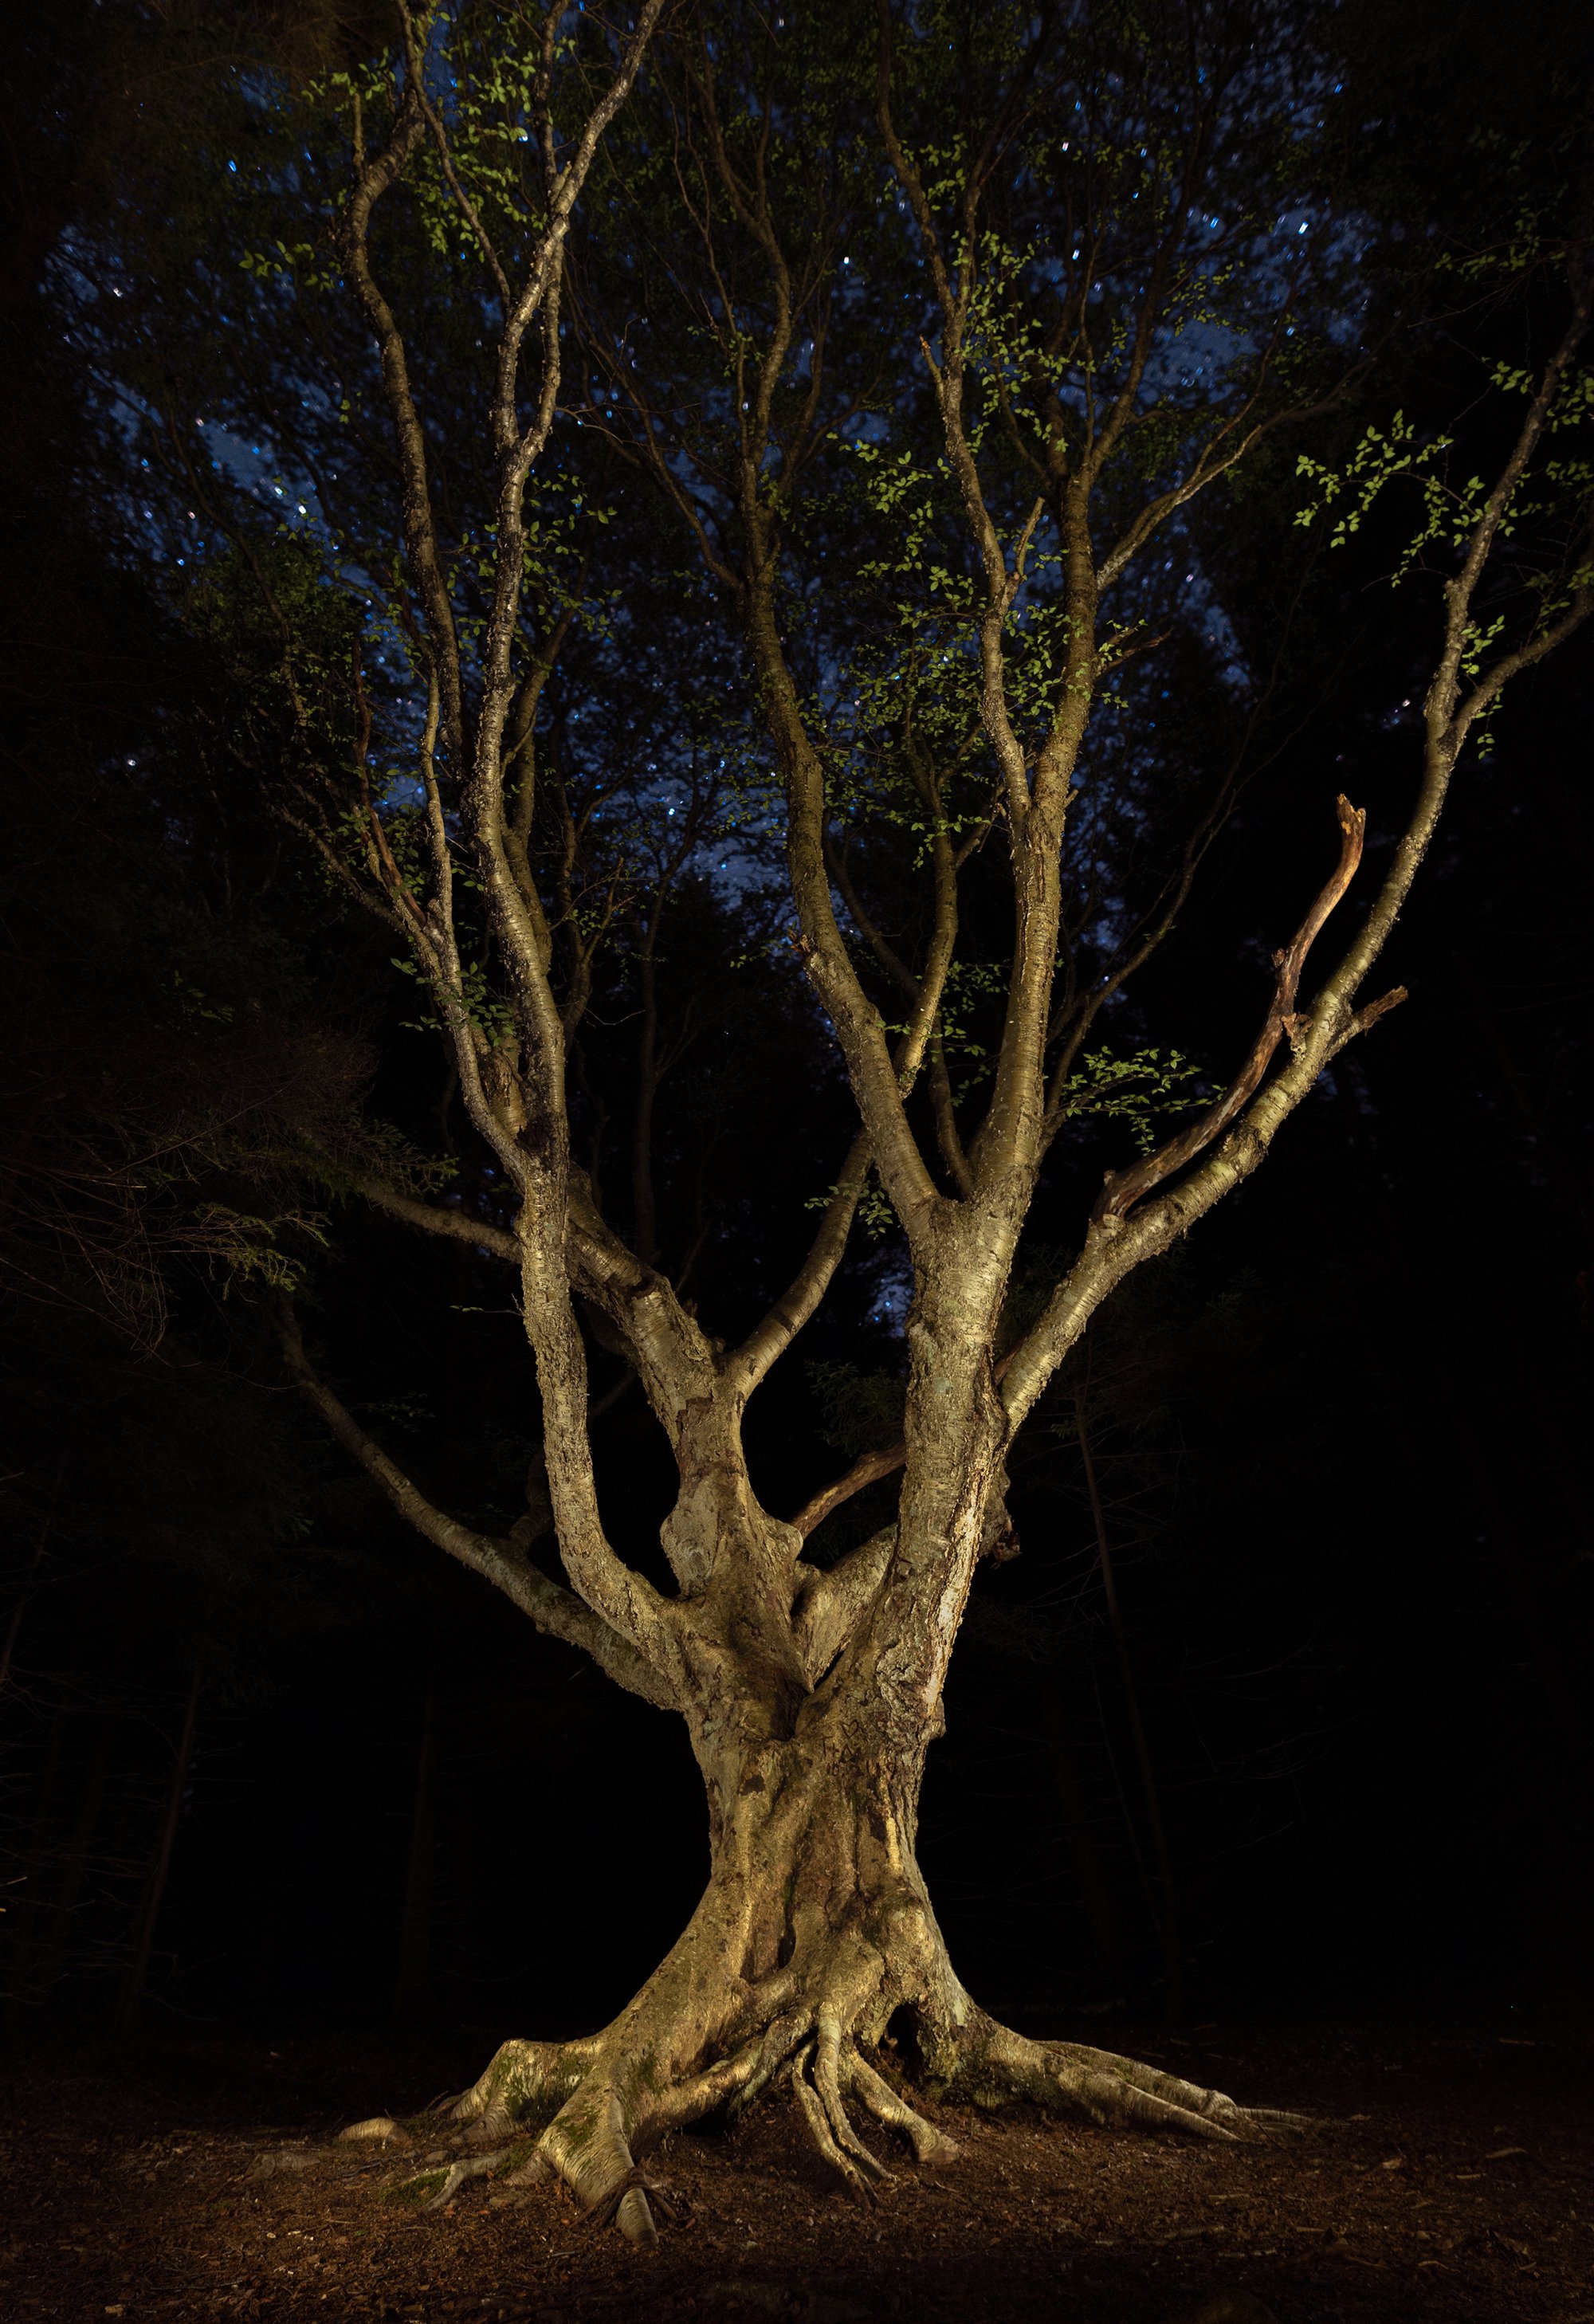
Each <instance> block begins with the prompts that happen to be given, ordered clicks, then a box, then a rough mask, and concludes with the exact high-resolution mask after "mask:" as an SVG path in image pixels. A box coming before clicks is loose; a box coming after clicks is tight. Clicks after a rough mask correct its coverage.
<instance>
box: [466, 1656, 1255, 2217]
mask: <svg viewBox="0 0 1594 2324" xmlns="http://www.w3.org/2000/svg"><path fill="white" fill-rule="evenodd" d="M744 1710H745V1711H746V1713H747V1716H745V1717H744V1718H743V1719H742V1720H729V1721H728V1720H726V1719H725V1717H724V1715H723V1698H722V1700H721V1701H717V1702H716V1703H715V1704H714V1707H713V1708H712V1709H710V1707H709V1706H708V1704H707V1703H706V1702H705V1705H704V1707H703V1710H702V1711H701V1712H700V1714H699V1715H698V1716H696V1717H695V1718H692V1722H691V1723H692V1725H693V1731H694V1737H695V1739H696V1743H697V1747H698V1755H699V1758H700V1761H701V1763H702V1766H703V1771H704V1775H705V1784H706V1786H707V1791H708V1799H709V1809H710V1816H711V1823H712V1851H711V1871H710V1877H709V1882H708V1886H707V1888H706V1889H705V1893H704V1896H703V1899H702V1902H701V1903H700V1904H699V1905H698V1908H697V1910H696V1914H694V1916H693V1918H692V1921H691V1923H689V1925H688V1926H687V1928H686V1931H685V1932H684V1933H683V1934H682V1936H681V1937H680V1939H679V1941H677V1944H676V1945H675V1946H674V1947H673V1948H672V1950H671V1951H670V1953H669V1955H668V1958H667V1959H666V1960H665V1961H664V1962H663V1963H662V1964H661V1966H660V1967H659V1969H658V1970H657V1972H656V1973H655V1974H654V1976H653V1977H652V1978H650V1979H649V1981H648V1983H647V1984H646V1985H645V1986H644V1987H642V1989H641V1991H640V1993H639V1994H638V1995H637V1996H636V1997H635V1998H634V1999H633V2000H632V2001H631V2003H629V2004H628V2006H626V2007H625V2008H624V2009H623V2010H622V2012H621V2013H620V2015H619V2016H618V2017H616V2018H615V2019H614V2021H613V2024H610V2025H608V2026H606V2027H605V2028H604V2030H603V2032H601V2033H596V2034H594V2035H593V2036H591V2037H590V2038H588V2039H585V2040H583V2041H577V2042H571V2043H538V2042H534V2041H512V2042H506V2043H504V2044H503V2046H502V2048H501V2049H500V2050H499V2051H498V2052H497V2054H496V2055H495V2056H494V2057H493V2060H492V2061H491V2063H490V2064H489V2066H488V2068H487V2070H486V2071H485V2072H484V2074H483V2076H482V2078H481V2080H479V2081H478V2082H477V2083H476V2084H475V2087H474V2088H473V2089H470V2090H468V2091H467V2092H466V2093H465V2096H464V2097H463V2098H461V2099H460V2100H459V2101H458V2103H457V2105H456V2107H455V2117H456V2120H459V2121H464V2122H468V2123H472V2124H475V2125H476V2126H478V2135H480V2136H481V2137H482V2138H484V2140H486V2141H488V2142H491V2143H497V2142H498V2141H499V2140H500V2139H501V2138H502V2137H505V2136H507V2135H509V2134H510V2133H511V2132H512V2131H513V2130H514V2129H515V2128H517V2127H519V2128H521V2129H526V2128H530V2127H535V2128H536V2129H537V2130H538V2132H539V2136H538V2143H537V2148H536V2156H537V2162H538V2163H539V2165H540V2166H541V2167H542V2168H545V2169H551V2170H552V2171H554V2172H557V2174H558V2175H559V2176H560V2177H561V2178H562V2179H564V2180H565V2181H566V2182H567V2184H568V2185H569V2186H570V2187H571V2188H572V2189H573V2190H574V2191H575V2192H576V2195H577V2196H578V2197H579V2199H581V2201H582V2202H583V2203H584V2204H585V2205H586V2206H587V2207H588V2208H589V2209H592V2210H594V2212H598V2213H600V2214H604V2213H611V2212H612V2213H613V2215H614V2216H616V2217H617V2218H618V2221H619V2224H620V2226H621V2227H622V2231H623V2232H625V2233H626V2234H628V2235H630V2236H632V2237H633V2238H634V2239H636V2240H639V2241H644V2242H645V2241H650V2240H651V2239H652V2238H653V2236H654V2235H655V2233H656V2229H655V2226H654V2222H653V2217H652V2210H651V2207H650V2203H649V2199H648V2198H649V2192H650V2188H649V2183H648V2181H647V2179H646V2175H645V2173H644V2172H643V2171H642V2170H641V2168H640V2165H641V2163H642V2159H643V2157H644V2156H645V2155H646V2154H647V2153H648V2151H649V2150H650V2147H652V2146H653V2145H654V2144H656V2143H657V2142H658V2140H659V2138H660V2137H662V2136H663V2135H664V2134H665V2133H666V2132H667V2131H668V2130H670V2129H673V2128H676V2127H677V2126H680V2125H681V2124H683V2123H686V2122H689V2121H691V2120H693V2119H695V2118H697V2117H700V2116H704V2115H705V2114H708V2113H710V2112H713V2111H714V2110H716V2109H719V2108H724V2107H729V2108H732V2109H736V2108H739V2107H743V2106H745V2105H747V2104H748V2103H749V2102H750V2101H751V2099H753V2098H756V2097H757V2096H758V2095H759V2093H760V2090H763V2089H766V2088H767V2087H768V2086H769V2085H770V2084H773V2083H778V2082H779V2083H783V2084H785V2085H787V2086H788V2087H789V2089H790V2091H791V2095H792V2098H793V2101H794V2102H795V2104H796V2105H797V2109H798V2111H799V2114H800V2116H801V2118H802V2120H803V2121H804V2123H805V2125H806V2128H807V2130H808V2132H809V2135H811V2137H812V2138H813V2141H814V2144H815V2146H816V2148H817V2149H818V2151H819V2153H821V2154H822V2155H823V2156H824V2158H825V2161H826V2162H827V2163H829V2164H830V2165H831V2167H832V2168H833V2170H834V2172H836V2173H837V2175H838V2176H839V2177H840V2178H841V2179H842V2180H843V2181H844V2182H845V2183H846V2184H847V2185H848V2186H849V2187H851V2188H852V2190H853V2191H854V2192H855V2193H857V2194H860V2195H868V2194H870V2193H871V2192H872V2191H873V2190H875V2189H876V2188H877V2187H878V2186H879V2185H880V2183H881V2182H883V2181H886V2180H887V2179H889V2177H890V2176H891V2172H890V2171H889V2168H888V2166H887V2165H886V2164H884V2163H882V2162H881V2161H880V2157H879V2156H878V2155H877V2154H876V2153H874V2152H873V2150H872V2149H871V2147H870V2146H869V2145H867V2144H865V2143H864V2141H863V2140H862V2139H861V2136H860V2135H859V2133H858V2128H857V2118H859V2117H861V2118H864V2119H867V2120H869V2121H871V2122H872V2123H874V2124H876V2125H878V2126H882V2127H885V2128H887V2129H889V2130H890V2131H892V2132H893V2133H895V2134H897V2135H898V2136H899V2137H900V2138H901V2139H902V2140H903V2141H905V2142H906V2144H907V2145H908V2148H909V2149H910V2150H911V2153H912V2154H913V2156H914V2158H915V2159H916V2160H917V2161H918V2162H921V2163H922V2162H931V2161H934V2162H940V2163H944V2162H949V2161H951V2160H952V2159H953V2158H954V2156H955V2153H956V2152H957V2149H956V2144H955V2142H954V2140H953V2139H952V2138H951V2137H950V2136H949V2135H947V2133H946V2132H945V2131H944V2129H942V2128H940V2127H939V2126H937V2125H936V2124H935V2122H934V2120H932V2119H930V2118H929V2117H928V2116H926V2113H925V2112H923V2111H922V2110H921V2106H920V2105H916V2104H915V2103H913V2102H912V2101H911V2100H910V2099H909V2098H908V2097H906V2096H905V2095H904V2093H903V2091H902V2089H901V2088H900V2087H899V2080H898V2079H894V2078H893V2075H894V2069H893V2068H892V2067H890V2066H885V2065H883V2064H882V2061H881V2059H880V2051H881V2045H882V2044H883V2043H885V2040H886V2035H887V2031H888V2028H889V2029H890V2030H891V2033H892V2035H893V2037H894V2043H895V2044H896V2045H898V2046H899V2048H900V2050H901V2051H902V2052H905V2053H906V2054H907V2055H908V2057H909V2058H910V2059H911V2060H912V2061H914V2063H915V2065H916V2068H917V2078H918V2080H920V2082H921V2083H922V2085H923V2087H924V2089H925V2090H926V2092H927V2093H928V2099H927V2101H926V2102H927V2103H932V2104H933V2103H934V2101H935V2100H936V2099H956V2100H961V2101H964V2102H969V2103H972V2104H975V2105H979V2106H982V2107H994V2106H1000V2105H1001V2104H1003V2103H1005V2102H1006V2101H1007V2100H1008V2099H1009V2098H1026V2099H1028V2100H1030V2101H1031V2102H1033V2103H1036V2104H1039V2105H1042V2106H1046V2107H1052V2108H1055V2109H1057V2110H1060V2111H1066V2112H1070V2113H1073V2114H1076V2115H1080V2116H1085V2117H1087V2118H1088V2119H1091V2120H1092V2121H1096V2122H1100V2123H1103V2124H1113V2125H1130V2124H1138V2125H1141V2126H1148V2127H1153V2128H1157V2129H1169V2130H1177V2131H1183V2132H1186V2133H1189V2134H1192V2135H1196V2136H1202V2137H1216V2138H1233V2137H1239V2136H1242V2135H1246V2134H1247V2133H1248V2131H1249V2132H1255V2131H1257V2130H1259V2129H1260V2128H1262V2127H1263V2126H1265V2125H1266V2124H1267V2123H1269V2122H1278V2121H1283V2120H1285V2119H1286V2118H1285V2117H1282V2116H1262V2115H1258V2114H1252V2113H1248V2112H1247V2111H1245V2110H1244V2109H1242V2108H1240V2107H1237V2106H1235V2105H1234V2104H1233V2102H1232V2101H1231V2100H1230V2099H1229V2098H1224V2097H1223V2096H1221V2094H1220V2093H1218V2092H1215V2091H1211V2090H1205V2089H1198V2088H1197V2087H1196V2086H1194V2085H1193V2084H1190V2083H1186V2082H1184V2081H1181V2080H1178V2079H1177V2078H1176V2077H1174V2076H1169V2075H1165V2074H1161V2073H1158V2072H1156V2070H1153V2069H1151V2068H1149V2067H1145V2066H1140V2065H1138V2064H1136V2063H1135V2062H1134V2061H1131V2060H1129V2059H1125V2058H1120V2057H1118V2056H1115V2055H1113V2054H1112V2053H1110V2052H1102V2051H1096V2050H1092V2049H1086V2048H1083V2047H1080V2046H1078V2045H1075V2044H1072V2043H1037V2042H1030V2041H1027V2040H1025V2039H1024V2038H1023V2037H1021V2036H1020V2035H1018V2034H1016V2033H1011V2032H1009V2030H1008V2029H1007V2028H1006V2027H1004V2026H1001V2025H999V2024H996V2023H995V2022H994V2021H993V2020H992V2019H991V2018H990V2017H989V2016H988V2015H986V2014H985V2012H984V2011H982V2010H981V2008H980V2007H979V2006H977V2005H976V2004H975V2003H974V2002H973V2001H972V2000H971V1998H970V1997H969V1996H968V1994H967V1993H966V1992H965V1991H964V1989H963V1986H962V1984H961V1983H960V1982H959V1980H958V1978H957V1976H956V1973H955V1972H954V1969H953V1967H952V1964H951V1962H950V1960H948V1958H947V1954H946V1949H945V1946H944V1941H943V1940H942V1936H941V1932H940V1930H939V1928H938V1927H937V1925H936V1922H935V1913H934V1910H933V1908H932V1906H931V1904H930V1900H929V1895H928V1893H927V1891H926V1886H925V1883H924V1878H923V1876H922V1874H921V1873H920V1871H919V1867H918V1863H917V1857H916V1855H915V1850H914V1838H915V1826H916V1813H917V1794H918V1785H919V1777H920V1773H921V1769H922V1762H923V1750H922V1747H918V1746H915V1745H913V1744H908V1745H906V1746H905V1745H904V1744H903V1743H902V1741H901V1740H900V1739H896V1740H894V1739H893V1737H892V1731H891V1730H892V1726H893V1720H892V1717H891V1713H890V1711H889V1695H888V1694H886V1693H882V1692H881V1691H880V1688H879V1685H878V1683H877V1682H876V1680H874V1679H873V1678H871V1677H870V1676H867V1675H866V1674H864V1673H863V1672H862V1671H861V1670H860V1671H858V1672H857V1673H856V1674H853V1676H852V1680H851V1682H850V1683H845V1684H843V1685H842V1686H840V1687H838V1688H836V1689H834V1690H833V1691H830V1692H828V1693H827V1695H826V1697H825V1699H824V1700H820V1699H819V1698H815V1697H811V1698H809V1699H808V1700H807V1701H806V1702H805V1703H804V1704H803V1705H802V1706H801V1708H800V1709H799V1710H798V1712H797V1717H796V1719H795V1720H794V1721H792V1722H791V1726H790V1730H789V1732H788V1733H786V1734H783V1735H780V1734H775V1733H769V1732H764V1733H761V1734H760V1731H759V1730H760V1727H762V1726H764V1725H765V1724H766V1722H765V1721H764V1720H761V1719H760V1717H759V1715H758V1714H757V1712H756V1711H754V1708H753V1705H752V1704H751V1702H749V1703H747V1704H746V1705H745V1706H744ZM688 1715H689V1717H691V1714H688ZM511 2151H512V2150H511Z"/></svg>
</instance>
